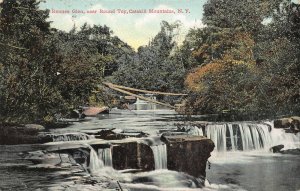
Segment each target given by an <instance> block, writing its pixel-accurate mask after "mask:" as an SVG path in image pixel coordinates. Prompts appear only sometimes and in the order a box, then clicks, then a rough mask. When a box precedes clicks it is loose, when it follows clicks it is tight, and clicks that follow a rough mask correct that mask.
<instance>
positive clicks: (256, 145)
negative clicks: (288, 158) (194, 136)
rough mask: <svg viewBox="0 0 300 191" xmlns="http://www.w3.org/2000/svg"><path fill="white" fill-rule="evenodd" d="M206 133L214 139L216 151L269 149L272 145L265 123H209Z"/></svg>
mask: <svg viewBox="0 0 300 191" xmlns="http://www.w3.org/2000/svg"><path fill="white" fill-rule="evenodd" d="M206 135H207V137H208V138H210V139H211V140H213V141H214V143H215V146H216V148H217V150H218V151H223V152H225V151H227V150H232V151H237V150H243V151H248V150H259V149H269V148H270V147H271V145H272V139H271V134H270V132H269V126H268V125H266V124H248V123H240V124H210V125H207V127H206Z"/></svg>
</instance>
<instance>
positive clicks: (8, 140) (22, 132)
mask: <svg viewBox="0 0 300 191" xmlns="http://www.w3.org/2000/svg"><path fill="white" fill-rule="evenodd" d="M39 131H40V130H39V129H37V128H26V127H25V126H21V125H1V124H0V144H1V145H17V144H34V143H39V141H40V138H39V137H38V133H39Z"/></svg>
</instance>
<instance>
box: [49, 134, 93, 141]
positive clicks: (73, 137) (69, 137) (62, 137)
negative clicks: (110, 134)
mask: <svg viewBox="0 0 300 191" xmlns="http://www.w3.org/2000/svg"><path fill="white" fill-rule="evenodd" d="M49 136H50V137H51V138H52V140H53V142H59V141H79V140H89V139H93V138H94V136H92V135H88V134H86V133H65V134H51V135H49Z"/></svg>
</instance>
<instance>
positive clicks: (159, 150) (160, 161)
mask: <svg viewBox="0 0 300 191" xmlns="http://www.w3.org/2000/svg"><path fill="white" fill-rule="evenodd" d="M151 149H152V151H153V155H154V164H155V169H167V145H165V144H162V145H154V146H151Z"/></svg>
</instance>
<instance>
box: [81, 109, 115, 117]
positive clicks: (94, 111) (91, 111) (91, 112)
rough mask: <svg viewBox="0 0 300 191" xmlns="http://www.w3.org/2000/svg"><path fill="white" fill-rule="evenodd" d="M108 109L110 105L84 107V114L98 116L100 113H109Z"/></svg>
mask: <svg viewBox="0 0 300 191" xmlns="http://www.w3.org/2000/svg"><path fill="white" fill-rule="evenodd" d="M108 110H109V108H108V107H88V108H85V109H84V111H83V114H84V115H86V116H96V115H98V114H100V113H105V114H107V113H108Z"/></svg>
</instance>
